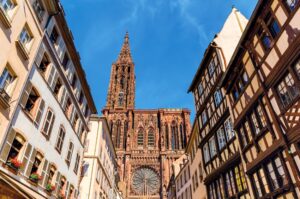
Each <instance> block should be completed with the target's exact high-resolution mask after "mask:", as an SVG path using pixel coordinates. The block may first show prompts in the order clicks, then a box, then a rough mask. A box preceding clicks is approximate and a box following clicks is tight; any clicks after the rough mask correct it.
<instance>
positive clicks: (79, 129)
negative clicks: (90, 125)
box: [77, 120, 82, 139]
mask: <svg viewBox="0 0 300 199" xmlns="http://www.w3.org/2000/svg"><path fill="white" fill-rule="evenodd" d="M81 128H82V121H81V120H79V125H78V128H77V135H78V136H80V131H81ZM79 139H80V137H79Z"/></svg>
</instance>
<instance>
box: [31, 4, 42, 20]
mask: <svg viewBox="0 0 300 199" xmlns="http://www.w3.org/2000/svg"><path fill="white" fill-rule="evenodd" d="M32 7H33V9H34V11H35V14H36V15H37V17H38V19H39V20H40V21H42V20H43V17H44V13H45V9H44V6H43V4H42V2H41V0H34V1H33V3H32Z"/></svg>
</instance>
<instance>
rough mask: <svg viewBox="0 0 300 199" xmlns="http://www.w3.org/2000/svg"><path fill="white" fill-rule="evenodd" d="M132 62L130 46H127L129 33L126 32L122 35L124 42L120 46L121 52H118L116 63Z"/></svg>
mask: <svg viewBox="0 0 300 199" xmlns="http://www.w3.org/2000/svg"><path fill="white" fill-rule="evenodd" d="M128 62H129V63H132V57H131V52H130V46H129V34H128V32H126V34H125V37H124V43H123V46H122V48H121V52H120V54H119V57H118V60H117V63H128Z"/></svg>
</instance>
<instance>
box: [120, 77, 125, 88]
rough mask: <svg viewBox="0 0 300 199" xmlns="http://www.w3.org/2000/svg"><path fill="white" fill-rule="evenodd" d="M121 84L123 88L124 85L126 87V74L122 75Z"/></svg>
mask: <svg viewBox="0 0 300 199" xmlns="http://www.w3.org/2000/svg"><path fill="white" fill-rule="evenodd" d="M120 85H121V89H124V87H125V76H124V75H122V77H121V80H120Z"/></svg>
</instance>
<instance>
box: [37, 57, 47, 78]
mask: <svg viewBox="0 0 300 199" xmlns="http://www.w3.org/2000/svg"><path fill="white" fill-rule="evenodd" d="M49 64H50V61H49V58H48V57H47V55H46V53H44V55H43V58H42V60H41V63H40V64H39V66H38V69H39V71H41V72H42V74H43V75H44V76H45V75H46V72H47V68H48V66H49Z"/></svg>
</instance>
